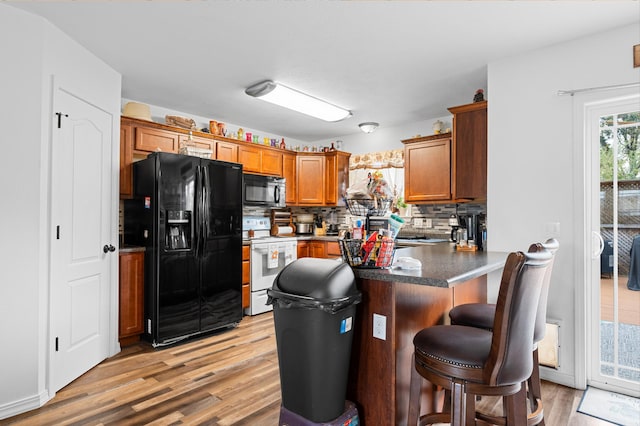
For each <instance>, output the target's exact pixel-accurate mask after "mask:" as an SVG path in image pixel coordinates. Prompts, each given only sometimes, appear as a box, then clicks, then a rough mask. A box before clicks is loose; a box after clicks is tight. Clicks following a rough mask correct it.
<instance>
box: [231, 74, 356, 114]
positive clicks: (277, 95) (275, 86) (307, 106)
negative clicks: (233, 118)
mask: <svg viewBox="0 0 640 426" xmlns="http://www.w3.org/2000/svg"><path fill="white" fill-rule="evenodd" d="M244 92H245V93H246V94H247V95H249V96H254V97H256V98H260V99H262V100H265V101H267V102H271V103H273V104H276V105H280V106H282V107H285V108H289V109H292V110H294V111H298V112H301V113H303V114H307V115H310V116H312V117H315V118H319V119H321V120H325V121H340V120H343V119H345V118H347V117H351V111H349V110H348V109H344V108H340V107H338V106H335V105H333V104H330V103H328V102H325V101H323V100H321V99H318V98H314V97H313V96H309V95H307V94H304V93H302V92H299V91H297V90H294V89H291V88H290V87H287V86H283V85H282V84H280V83H274V82H273V81H270V80H267V81H263V82H262V83H258V84H256V85H254V86H251V87H249V88H248V89H247V90H245V91H244Z"/></svg>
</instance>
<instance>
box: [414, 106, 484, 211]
mask: <svg viewBox="0 0 640 426" xmlns="http://www.w3.org/2000/svg"><path fill="white" fill-rule="evenodd" d="M449 111H450V112H451V113H452V114H453V134H450V133H445V134H440V135H433V136H425V137H419V138H412V139H406V140H403V141H402V143H404V144H405V147H404V164H405V173H404V179H405V180H404V191H405V197H404V198H405V201H406V202H407V203H412V204H422V203H430V202H433V203H438V202H469V201H473V200H485V199H486V198H487V102H486V101H483V102H475V103H473V104H468V105H461V106H458V107H451V108H449Z"/></svg>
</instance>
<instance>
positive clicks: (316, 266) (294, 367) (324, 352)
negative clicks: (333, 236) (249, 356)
mask: <svg viewBox="0 0 640 426" xmlns="http://www.w3.org/2000/svg"><path fill="white" fill-rule="evenodd" d="M267 294H268V296H269V300H268V301H267V303H268V304H269V303H271V304H273V317H274V322H275V329H276V341H277V347H278V363H279V366H280V385H281V390H282V405H283V406H284V408H286V409H287V410H289V411H292V412H294V413H296V414H298V415H300V416H302V417H304V418H306V419H308V420H311V421H312V422H316V423H320V422H328V421H331V420H333V419H335V418H337V417H339V416H340V415H341V414H342V413H343V412H344V410H345V401H346V393H347V381H348V376H349V361H350V356H351V342H352V340H353V324H354V319H355V314H356V307H355V305H356V304H357V303H359V302H360V300H361V298H362V296H361V293H360V292H359V291H358V290H357V288H356V283H355V276H354V275H353V271H352V270H351V268H350V267H349V265H347V264H346V263H339V262H337V261H335V260H331V259H317V258H310V257H307V258H302V259H298V260H296V261H294V262H292V263H290V264H289V265H287V266H286V267H285V268H284V269H283V270H282V271H280V273H279V274H278V276H277V277H276V279H275V280H274V283H273V287H272V288H271V289H269V290H267Z"/></svg>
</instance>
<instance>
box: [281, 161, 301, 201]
mask: <svg viewBox="0 0 640 426" xmlns="http://www.w3.org/2000/svg"><path fill="white" fill-rule="evenodd" d="M297 176H298V173H297V164H296V154H295V153H293V152H285V153H283V154H282V177H283V178H284V179H285V203H286V204H287V205H288V206H291V205H295V204H296V203H297V202H298V182H296V180H297Z"/></svg>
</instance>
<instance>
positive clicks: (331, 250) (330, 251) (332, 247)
mask: <svg viewBox="0 0 640 426" xmlns="http://www.w3.org/2000/svg"><path fill="white" fill-rule="evenodd" d="M326 243H327V257H329V258H338V257H342V253H340V245H339V244H338V242H337V241H327V242H326Z"/></svg>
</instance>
